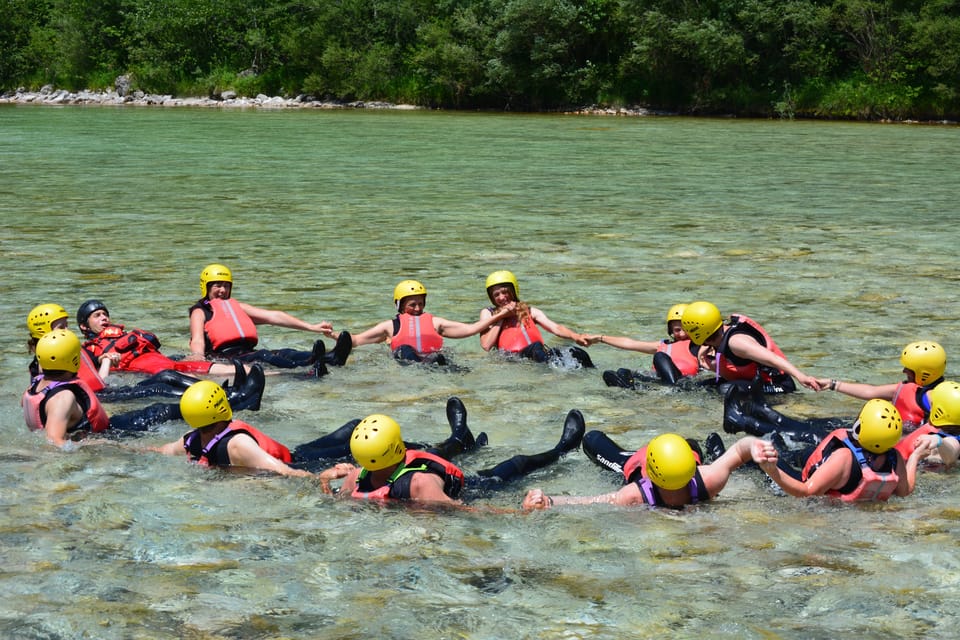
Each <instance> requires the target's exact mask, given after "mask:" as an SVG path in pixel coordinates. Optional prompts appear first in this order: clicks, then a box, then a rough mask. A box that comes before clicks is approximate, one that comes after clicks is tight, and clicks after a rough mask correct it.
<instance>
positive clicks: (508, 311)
mask: <svg viewBox="0 0 960 640" xmlns="http://www.w3.org/2000/svg"><path fill="white" fill-rule="evenodd" d="M516 313H517V302H516V301H515V300H511V301H510V302H508V303H507V304H505V305H503V306H502V307H500V308H499V309H497V313H496V314H494V315H496V317H498V318H506V317H507V316H512V315H516Z"/></svg>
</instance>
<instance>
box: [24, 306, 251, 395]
mask: <svg viewBox="0 0 960 640" xmlns="http://www.w3.org/2000/svg"><path fill="white" fill-rule="evenodd" d="M81 309H82V307H81ZM68 324H69V317H68V315H67V310H66V309H64V308H63V307H62V306H60V305H58V304H53V303H45V304H40V305H37V306H36V307H34V308H33V309H32V310H31V311H30V313H29V314H28V316H27V328H28V329H29V331H30V338H29V340H28V341H27V348H28V349H29V351H30V353H31V354H34V358H33V360H32V361H31V362H30V365H29V371H30V379H31V380H32V379H33V378H36V377H37V376H39V375H40V365H39V363H38V361H37V358H36V355H35V354H36V346H37V342H38V341H39V340H40V338H42V337H43V336H44V335H46V334H47V333H50V332H51V331H53V330H54V329H67V328H68ZM96 360H97V359H96V358H94V357H92V356H91V355H90V353H88V352H87V350H86V349H81V351H80V366H79V369H78V371H77V376H78V377H79V378H80V379H81V380H82V381H83V382H84V383H85V384H86V385H87V387H88V388H89V389H90V390H91V391H93V392H94V393H96V394H97V399H98V400H100V401H101V402H121V401H126V400H133V399H136V398H144V397H148V396H165V397H171V398H176V397H179V396H180V395H181V394H182V393H183V391H184V389H186V388H187V387H189V386H190V385H191V384H193V383H194V382H196V381H197V378H194V377H192V376H189V375H186V374H183V373H179V372H177V371H173V370H171V369H166V370H162V371H159V372H157V373H155V374H154V375H152V376H150V377H149V378H146V379H144V380H141V381H140V382H138V383H137V384H134V385H114V384H108V382H107V380H108V376H109V375H110V371H111V366H112V365H113V363H114V361H119V360H120V354H107V356H106V357H103V358H100V362H99V364H98V363H97V362H96ZM197 364H201V365H202V364H203V363H197ZM218 366H221V365H218ZM218 371H219V372H221V373H224V371H225V372H226V373H224V375H229V374H230V373H232V374H233V375H232V378H233V383H232V386H231V385H226V384H225V388H226V389H227V393H228V394H229V395H231V397H234V396H235V395H236V394H238V393H242V394H244V395H249V394H250V392H251V390H250V389H245V386H246V385H256V384H257V381H256V379H255V377H254V378H253V379H248V377H247V368H246V367H244V366H243V364H241V363H240V362H234V363H233V366H232V367H229V368H227V369H225V370H224V369H218ZM247 408H248V409H251V410H255V409H256V407H253V406H249V407H247Z"/></svg>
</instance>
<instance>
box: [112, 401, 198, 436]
mask: <svg viewBox="0 0 960 640" xmlns="http://www.w3.org/2000/svg"><path fill="white" fill-rule="evenodd" d="M182 417H183V415H182V414H181V413H180V405H179V404H170V403H157V404H151V405H150V406H148V407H144V408H143V409H137V410H136V411H128V412H126V413H121V414H119V415H115V416H111V417H110V428H111V429H116V430H118V431H146V430H147V429H148V428H149V427H151V426H153V425H155V424H160V423H161V422H169V421H170V420H180V419H181V418H182Z"/></svg>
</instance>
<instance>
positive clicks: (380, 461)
mask: <svg viewBox="0 0 960 640" xmlns="http://www.w3.org/2000/svg"><path fill="white" fill-rule="evenodd" d="M350 453H352V454H353V458H354V460H356V461H357V462H358V463H359V464H360V466H361V467H363V468H364V469H366V470H367V471H379V470H380V469H386V468H387V467H390V466H393V465H395V464H397V463H398V462H401V461H402V460H403V458H404V456H406V454H407V447H406V445H404V444H403V438H402V437H401V436H400V425H399V424H397V422H396V420H394V419H393V418H391V417H390V416H385V415H381V414H379V413H375V414H373V415H370V416H367V417H366V418H364V419H363V420H361V421H360V424H358V425H357V426H356V428H355V429H354V430H353V435H352V436H351V437H350Z"/></svg>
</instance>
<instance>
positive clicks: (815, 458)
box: [759, 398, 936, 502]
mask: <svg viewBox="0 0 960 640" xmlns="http://www.w3.org/2000/svg"><path fill="white" fill-rule="evenodd" d="M902 431H903V421H902V419H901V418H900V412H899V411H897V408H896V407H895V406H893V404H892V403H891V402H889V401H887V400H881V399H879V398H874V399H873V400H869V401H867V403H866V404H865V405H864V406H863V409H861V411H860V415H859V417H858V418H857V421H856V422H854V424H853V426H852V427H850V428H849V429H836V430H834V431H832V432H831V433H829V434H828V435H827V436H826V437H825V438H823V440H821V441H820V443H819V444H817V445H816V446H815V447H813V448H812V450H811V449H807V450H806V451H803V452H799V453H794V454H793V455H791V459H790V460H785V459H783V457H782V456H781V453H780V452H779V451H778V450H777V447H776V446H775V444H774V443H773V442H772V441H771V442H767V441H762V442H764V448H765V455H766V460H764V461H763V462H760V463H759V464H760V468H761V469H763V470H764V472H766V473H767V475H769V476H770V478H771V479H772V480H773V481H774V482H775V483H777V485H779V486H780V488H781V489H783V490H784V491H785V492H786V493H787V494H789V495H791V496H796V497H801V498H803V497H810V496H828V497H832V498H839V499H840V500H843V501H844V502H860V501H885V500H887V499H888V498H889V497H890V496H892V495H897V496H900V497H905V496H908V495H910V494H911V493H913V490H914V488H915V486H916V480H917V465H918V464H919V463H920V461H921V460H923V459H924V458H926V457H927V456H928V455H930V453H932V452H933V451H935V450H936V449H935V446H934V444H933V442H932V441H931V439H927V438H920V439H918V440H917V441H916V446H915V447H914V449H913V451H912V452H911V453H910V455H909V457H908V458H907V459H906V460H904V458H903V457H902V456H901V455H900V452H899V451H897V449H896V448H895V447H896V445H897V443H898V442H899V441H900V437H901V435H902Z"/></svg>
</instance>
